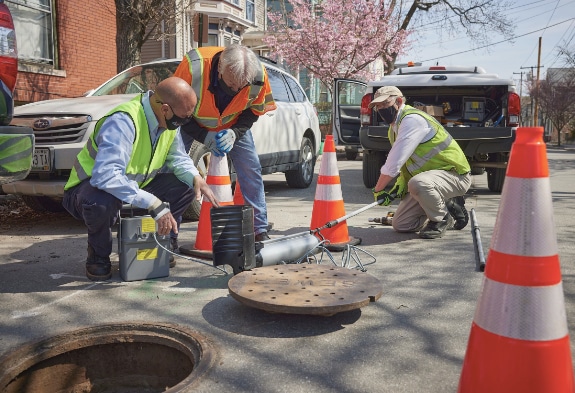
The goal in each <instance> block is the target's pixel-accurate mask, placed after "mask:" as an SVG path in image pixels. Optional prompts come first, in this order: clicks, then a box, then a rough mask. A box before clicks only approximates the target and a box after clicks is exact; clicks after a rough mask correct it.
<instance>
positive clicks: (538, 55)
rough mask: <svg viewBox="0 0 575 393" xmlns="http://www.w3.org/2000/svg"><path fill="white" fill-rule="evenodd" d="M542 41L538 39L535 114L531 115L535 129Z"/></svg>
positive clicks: (537, 121) (541, 38)
mask: <svg viewBox="0 0 575 393" xmlns="http://www.w3.org/2000/svg"><path fill="white" fill-rule="evenodd" d="M542 40H543V37H539V53H538V54H537V82H536V85H535V86H536V90H535V91H537V94H535V114H534V115H533V116H534V117H535V118H534V119H533V121H534V124H533V125H534V126H535V127H537V125H538V123H539V119H538V117H539V106H538V105H537V104H538V103H539V98H538V97H539V75H540V72H541V41H542Z"/></svg>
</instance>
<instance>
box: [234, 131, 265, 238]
mask: <svg viewBox="0 0 575 393" xmlns="http://www.w3.org/2000/svg"><path fill="white" fill-rule="evenodd" d="M228 157H229V158H230V159H231V160H232V163H233V164H234V168H235V169H236V173H237V179H236V181H237V182H239V183H240V186H241V188H242V195H243V196H244V200H245V202H246V204H248V205H251V206H253V208H254V233H255V234H256V235H258V234H260V233H262V232H266V231H267V230H268V213H267V208H266V198H265V193H264V180H263V179H262V166H261V164H260V159H259V157H258V153H257V152H256V146H255V144H254V138H253V137H252V132H251V130H248V131H247V132H246V133H245V134H244V135H243V136H242V137H241V138H239V139H237V140H236V142H235V143H234V147H233V148H232V150H230V152H229V153H228Z"/></svg>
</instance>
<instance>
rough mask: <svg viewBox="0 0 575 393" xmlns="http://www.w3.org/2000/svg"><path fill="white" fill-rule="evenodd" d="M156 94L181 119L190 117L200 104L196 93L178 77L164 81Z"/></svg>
mask: <svg viewBox="0 0 575 393" xmlns="http://www.w3.org/2000/svg"><path fill="white" fill-rule="evenodd" d="M155 94H157V95H158V96H159V97H160V99H161V101H162V102H163V103H165V104H168V105H169V106H170V107H172V108H173V110H174V111H175V112H176V114H177V115H178V116H180V117H188V116H190V115H191V114H192V112H193V111H194V108H195V107H196V104H197V103H198V97H197V96H196V92H195V91H194V89H192V86H190V85H189V83H187V82H186V81H185V80H183V79H181V78H178V77H176V76H171V77H169V78H167V79H164V80H163V81H161V82H160V83H158V86H156V90H155Z"/></svg>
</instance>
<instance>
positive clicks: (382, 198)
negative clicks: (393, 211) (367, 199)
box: [371, 188, 395, 206]
mask: <svg viewBox="0 0 575 393" xmlns="http://www.w3.org/2000/svg"><path fill="white" fill-rule="evenodd" d="M371 192H373V199H375V201H376V202H377V203H378V205H379V206H389V205H390V204H391V202H393V200H394V199H395V197H394V196H393V195H391V194H390V193H388V192H386V191H384V190H381V191H375V188H372V189H371Z"/></svg>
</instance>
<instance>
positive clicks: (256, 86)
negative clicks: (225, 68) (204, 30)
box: [186, 49, 265, 129]
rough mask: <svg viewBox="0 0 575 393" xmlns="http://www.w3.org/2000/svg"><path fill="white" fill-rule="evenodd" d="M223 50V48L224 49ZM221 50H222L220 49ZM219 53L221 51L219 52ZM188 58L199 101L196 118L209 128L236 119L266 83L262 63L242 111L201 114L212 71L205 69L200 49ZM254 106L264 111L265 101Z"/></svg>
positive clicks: (193, 51)
mask: <svg viewBox="0 0 575 393" xmlns="http://www.w3.org/2000/svg"><path fill="white" fill-rule="evenodd" d="M222 50H223V49H222ZM220 52H221V51H220ZM217 53H219V52H217ZM186 56H187V58H188V63H189V65H190V70H189V71H190V75H191V78H192V84H191V86H192V88H193V89H194V91H195V92H196V94H197V95H198V103H197V105H196V109H195V112H194V118H195V119H196V121H197V122H198V124H199V125H200V126H202V127H205V128H209V129H216V128H218V127H220V126H222V125H224V124H229V123H231V122H232V121H233V120H234V119H236V118H237V117H238V116H239V115H240V113H241V112H242V111H244V110H246V109H248V108H250V107H252V101H253V100H254V99H255V98H256V97H257V96H258V95H259V93H260V91H261V89H262V87H263V85H264V69H263V65H261V68H260V70H259V71H258V74H257V75H256V78H255V79H254V81H253V83H252V84H251V85H250V89H249V91H248V93H247V97H246V98H247V99H246V103H245V106H244V107H243V108H241V110H240V111H238V112H235V113H232V114H229V115H227V116H223V117H221V118H220V117H219V114H214V115H213V116H209V117H208V116H200V109H201V108H202V101H203V100H204V99H205V96H206V94H205V92H206V91H208V87H209V84H210V71H211V70H207V69H205V68H206V67H205V65H206V63H205V61H204V60H205V59H204V57H202V56H201V54H200V52H199V50H198V49H192V50H190V51H189V52H188V53H187V54H186ZM238 94H246V93H241V92H240V93H238ZM254 108H255V109H256V110H258V111H262V112H263V110H264V109H265V103H263V104H261V105H255V106H254Z"/></svg>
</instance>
